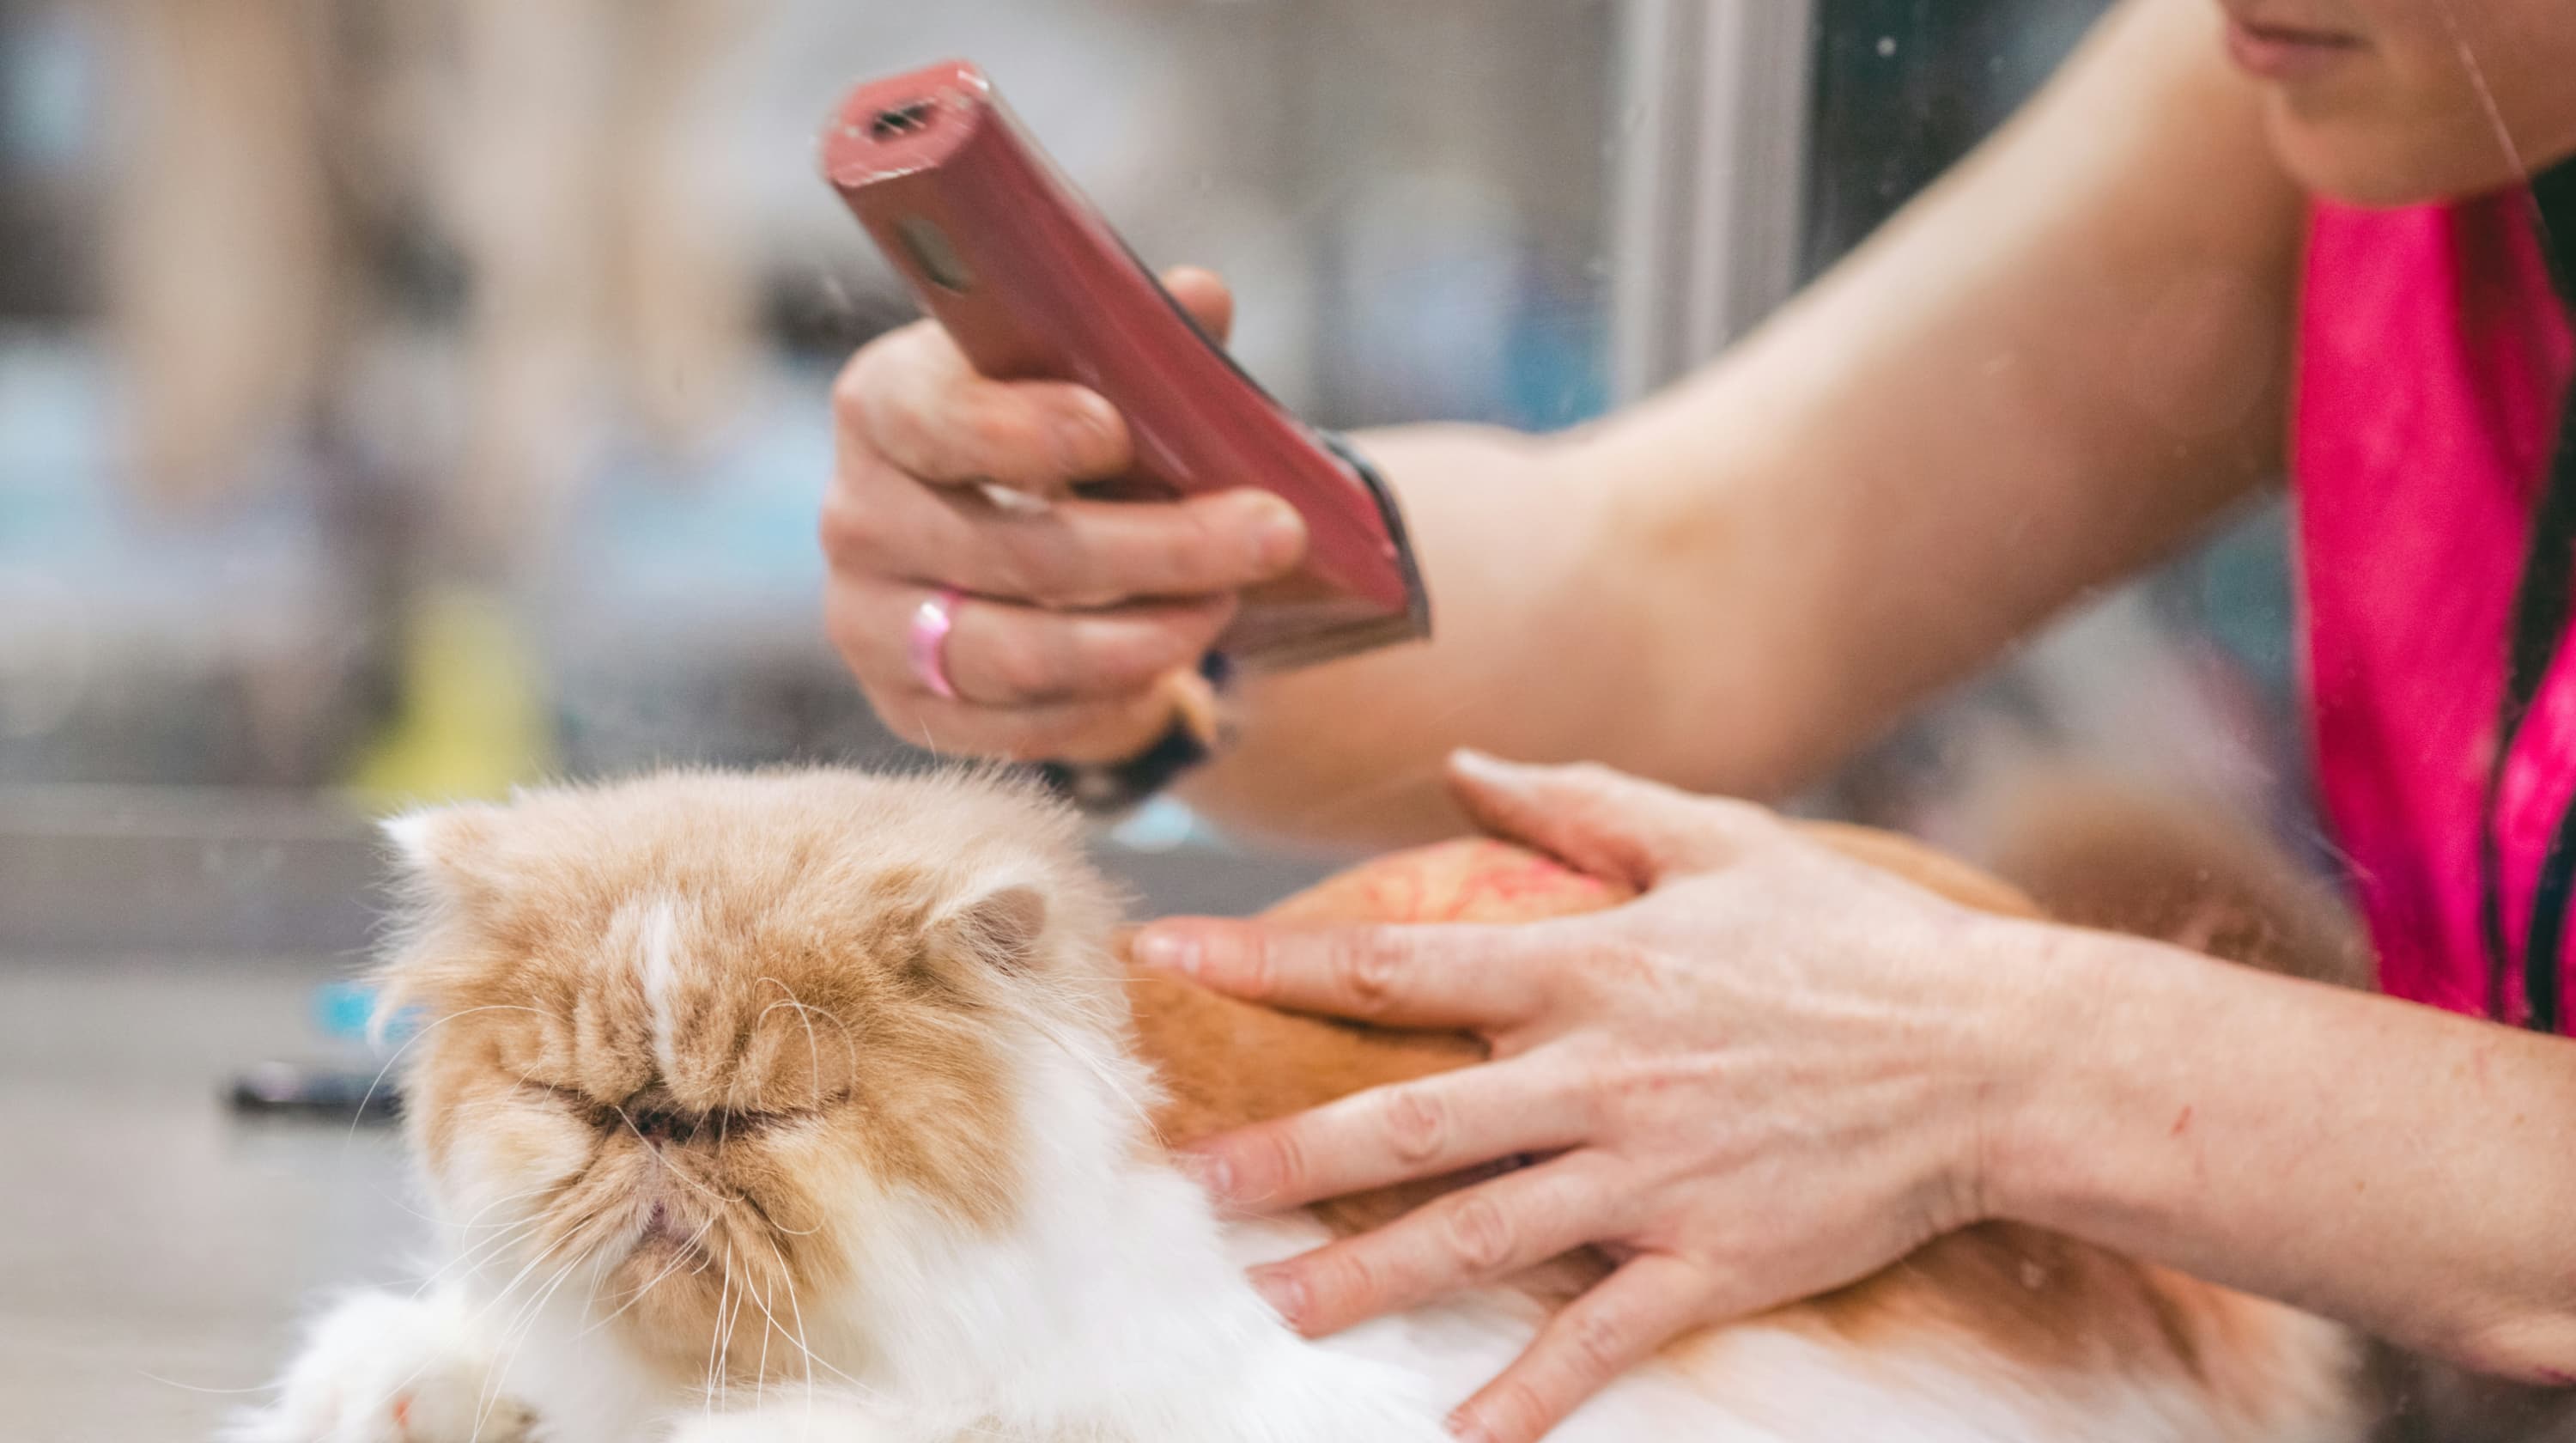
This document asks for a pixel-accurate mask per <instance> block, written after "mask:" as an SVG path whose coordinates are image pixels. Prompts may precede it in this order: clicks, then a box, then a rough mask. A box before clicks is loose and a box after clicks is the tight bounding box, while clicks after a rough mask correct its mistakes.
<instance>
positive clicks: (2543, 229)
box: [2478, 160, 2576, 1032]
mask: <svg viewBox="0 0 2576 1443" xmlns="http://www.w3.org/2000/svg"><path fill="white" fill-rule="evenodd" d="M2531 193H2532V203H2533V209H2534V211H2535V220H2536V222H2537V224H2538V226H2539V231H2540V238H2541V245H2542V249H2543V250H2544V251H2545V252H2546V253H2547V255H2548V257H2549V269H2550V274H2551V276H2552V278H2553V279H2554V280H2555V281H2556V282H2557V285H2558V293H2559V298H2560V301H2561V303H2562V304H2564V305H2566V306H2567V307H2568V308H2569V311H2570V313H2571V315H2576V160H2570V161H2565V162H2562V163H2561V164H2559V165H2557V166H2556V167H2554V168H2552V169H2551V170H2549V171H2548V172H2547V173H2546V174H2543V175H2541V176H2539V177H2537V178H2535V179H2534V180H2533V182H2532V187H2531ZM2571 601H2576V391H2571V394H2570V398H2569V402H2568V404H2566V405H2565V406H2563V407H2562V408H2561V413H2560V419H2559V430H2558V444H2557V447H2556V449H2555V450H2554V451H2553V452H2552V453H2551V457H2550V470H2549V475H2548V476H2547V477H2546V478H2545V479H2544V480H2543V481H2542V483H2541V488H2540V497H2539V500H2538V502H2537V503H2536V504H2535V505H2534V507H2533V510H2532V521H2531V540H2530V544H2529V546H2528V548H2527V549H2526V551H2525V553H2524V557H2523V564H2522V578H2521V580H2520V581H2519V582H2518V583H2517V584H2516V586H2515V588H2514V597H2513V620H2512V629H2511V631H2510V633H2509V634H2508V635H2507V637H2506V641H2505V690H2504V701H2503V704H2502V708H2501V710H2500V713H2499V715H2498V717H2497V725H2496V751H2495V756H2494V757H2493V758H2492V759H2491V761H2490V763H2489V766H2488V771H2487V790H2486V799H2485V805H2484V809H2483V813H2482V817H2481V822H2482V829H2481V833H2480V836H2479V839H2478V843H2479V856H2480V859H2481V861H2482V862H2483V863H2484V868H2483V870H2484V873H2485V875H2484V877H2483V878H2482V879H2481V880H2482V890H2481V894H2480V903H2481V914H2480V921H2481V924H2482V926H2483V929H2484V932H2485V935H2486V943H2487V951H2488V953H2489V961H2490V964H2491V967H2492V971H2491V974H2490V975H2491V976H2492V977H2493V978H2494V979H2495V985H2494V986H2493V987H2491V989H2490V995H2489V1002H2490V1006H2491V1010H2492V1012H2493V1013H2494V1014H2495V1015H2498V1016H2501V1015H2503V1012H2504V1005H2503V1004H2504V998H2503V997H2502V995H2501V994H2502V992H2503V987H2502V978H2503V976H2504V975H2505V972H2506V970H2507V963H2506V954H2505V950H2504V918H2503V902H2502V891H2503V888H2502V885H2501V882H2500V878H2501V875H2502V871H2503V855H2502V852H2503V849H2502V845H2501V843H2500V842H2499V841H2498V839H2497V837H2496V817H2495V810H2496V794H2497V792H2498V791H2499V789H2500V788H2501V786H2502V783H2503V780H2504V768H2505V763H2506V761H2507V760H2508V759H2509V758H2510V757H2511V756H2512V754H2513V744H2514V741H2515V739H2516V737H2517V736H2518V735H2519V734H2520V732H2521V730H2522V723H2523V721H2524V719H2525V718H2526V717H2528V716H2529V715H2530V712H2531V706H2532V702H2533V701H2534V700H2535V699H2536V698H2537V697H2538V696H2539V695H2540V688H2541V685H2542V683H2543V682H2545V681H2546V680H2547V679H2548V676H2549V668H2550V665H2551V663H2553V662H2554V661H2556V660H2557V657H2558V651H2559V647H2560V643H2561V642H2562V641H2563V640H2564V639H2565V637H2566V634H2567V625H2568V615H2569V611H2570V607H2571ZM2571 893H2576V800H2571V802H2570V803H2569V805H2568V809H2567V810H2566V811H2565V812H2563V813H2561V814H2560V816H2559V819H2558V825H2557V826H2556V827H2555V828H2554V829H2553V830H2552V831H2551V834H2550V838H2549V848H2548V850H2547V851H2546V852H2544V853H2543V854H2542V856H2541V864H2540V877H2539V879H2538V882H2537V884H2536V885H2535V887H2534V888H2533V891H2532V898H2531V920H2530V930H2529V932H2528V934H2527V936H2526V940H2525V943H2524V946H2523V956H2522V961H2523V996H2524V1000H2525V1002H2526V1004H2527V1007H2528V1015H2527V1018H2526V1021H2527V1023H2528V1025H2529V1026H2530V1027H2532V1028H2533V1029H2534V1030H2535V1031H2544V1032H2556V1031H2558V1030H2559V1022H2560V1013H2561V1006H2560V996H2559V992H2560V987H2559V980H2560V958H2559V953H2560V950H2561V948H2562V946H2563V944H2564V941H2565V935H2566V926H2567V913H2568V904H2569V900H2570V895H2571Z"/></svg>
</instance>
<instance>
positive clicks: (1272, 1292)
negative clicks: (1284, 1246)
mask: <svg viewBox="0 0 2576 1443" xmlns="http://www.w3.org/2000/svg"><path fill="white" fill-rule="evenodd" d="M1252 1290H1253V1291H1254V1292H1257V1293H1259V1294H1260V1295H1261V1300H1262V1301H1263V1302H1266V1303H1268V1304H1269V1305H1270V1310H1271V1311H1272V1312H1274V1313H1277V1314H1278V1315H1279V1316H1280V1317H1282V1318H1285V1319H1287V1320H1288V1323H1289V1325H1290V1326H1292V1327H1293V1326H1295V1325H1296V1322H1297V1320H1298V1319H1299V1318H1300V1317H1303V1316H1304V1315H1305V1312H1306V1285H1305V1284H1304V1283H1302V1282H1299V1281H1298V1280H1297V1277H1296V1275H1295V1274H1293V1273H1290V1272H1288V1271H1286V1270H1284V1269H1278V1268H1255V1269H1253V1270H1252Z"/></svg>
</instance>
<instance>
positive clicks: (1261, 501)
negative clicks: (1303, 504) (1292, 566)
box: [1252, 493, 1306, 571]
mask: <svg viewBox="0 0 2576 1443" xmlns="http://www.w3.org/2000/svg"><path fill="white" fill-rule="evenodd" d="M1253 507H1254V514H1253V518H1252V534H1253V550H1254V554H1255V555H1256V556H1257V557H1258V558H1259V560H1260V564H1261V565H1262V567H1263V568H1264V569H1266V570H1274V571H1275V570H1277V569H1279V568H1281V567H1284V566H1286V565H1288V564H1289V563H1290V562H1292V561H1295V560H1296V559H1297V557H1298V554H1299V553H1300V552H1303V551H1304V550H1305V549H1306V518H1305V517H1303V516H1301V515H1299V514H1298V513H1297V508H1296V507H1294V506H1291V505H1289V504H1288V503H1287V502H1285V501H1282V500H1280V499H1279V498H1278V497H1276V496H1272V495H1269V494H1267V493H1263V494H1261V495H1259V496H1258V497H1257V498H1256V499H1255V501H1254V503H1253Z"/></svg>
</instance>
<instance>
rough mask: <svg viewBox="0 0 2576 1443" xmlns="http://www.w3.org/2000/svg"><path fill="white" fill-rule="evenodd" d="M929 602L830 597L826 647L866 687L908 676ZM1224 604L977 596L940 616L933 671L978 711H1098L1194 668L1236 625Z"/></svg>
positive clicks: (849, 588) (920, 593)
mask: <svg viewBox="0 0 2576 1443" xmlns="http://www.w3.org/2000/svg"><path fill="white" fill-rule="evenodd" d="M936 594H937V593H935V592H933V591H931V590H929V589H927V588H924V587H918V586H912V585H907V584H901V583H889V584H885V585H868V584H859V585H845V586H840V587H835V588H834V589H833V591H832V593H831V596H830V599H829V600H828V602H827V603H826V607H827V615H826V624H827V627H828V629H829V631H830V634H831V637H832V640H833V642H834V644H835V645H837V646H838V647H839V648H840V650H841V654H842V656H843V657H844V658H846V659H847V660H848V661H849V663H850V665H851V668H852V669H853V670H855V671H857V672H858V673H859V674H860V675H861V676H863V677H867V678H870V679H872V680H877V681H880V682H882V681H884V680H886V679H891V678H896V677H901V678H904V679H905V682H906V683H907V684H909V685H911V686H914V687H917V688H919V689H920V690H922V691H923V693H924V695H925V697H926V696H927V695H928V688H927V687H926V686H923V685H921V678H919V677H918V676H916V675H914V673H913V662H912V659H911V649H910V639H911V633H912V628H913V626H914V624H915V618H916V617H917V615H918V614H919V612H920V610H921V607H922V603H924V602H925V601H928V600H930V599H931V598H932V597H933V596H935V595H936ZM1234 610H1235V602H1234V598H1232V597H1230V596H1204V597H1197V598H1193V599H1190V600H1185V601H1147V602H1138V603H1136V604H1134V605H1132V606H1122V607H1118V608H1115V609H1113V610H1109V611H1049V610H1046V609H1045V608H1043V607H1035V606H1022V605H1018V604H1016V603H1013V602H1008V601H997V600H994V599H991V598H989V597H982V596H962V597H959V598H957V599H956V600H955V601H953V602H951V603H950V604H949V606H948V635H947V639H946V640H945V641H943V642H942V643H941V644H940V647H939V658H940V665H941V666H942V668H943V669H944V670H945V671H946V673H947V677H948V684H949V686H950V687H951V688H952V689H953V690H955V691H956V693H957V699H958V700H960V701H963V702H966V703H968V704H970V705H974V706H982V707H1028V706H1047V705H1052V704H1057V703H1063V702H1082V701H1104V700H1114V699H1118V698H1123V697H1128V696H1133V695H1135V694H1137V693H1139V692H1143V691H1147V690H1150V689H1152V688H1153V686H1154V685H1155V684H1156V683H1157V682H1158V681H1160V680H1161V679H1162V678H1163V677H1165V676H1168V675H1170V674H1171V673H1173V672H1176V671H1187V670H1189V669H1191V668H1193V667H1196V666H1197V665H1198V664H1199V659H1200V658H1201V657H1204V656H1205V655H1207V652H1208V649H1209V648H1210V647H1212V646H1214V645H1215V644H1216V639H1217V636H1218V634H1219V633H1221V632H1222V631H1224V630H1225V627H1226V623H1228V622H1229V621H1231V620H1232V619H1233V617H1234Z"/></svg>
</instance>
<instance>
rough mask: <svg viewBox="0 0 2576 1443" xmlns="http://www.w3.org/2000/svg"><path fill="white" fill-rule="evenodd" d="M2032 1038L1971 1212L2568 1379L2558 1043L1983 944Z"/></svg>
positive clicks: (2562, 1048)
mask: <svg viewBox="0 0 2576 1443" xmlns="http://www.w3.org/2000/svg"><path fill="white" fill-rule="evenodd" d="M2007 932H2008V934H2009V935H2011V937H2012V938H2013V940H2012V942H2011V944H2010V946H2011V952H2010V955H2009V956H2008V957H2006V958H2003V959H1999V960H2000V962H2001V965H2003V966H2005V967H2006V968H2008V969H2009V970H2010V971H2011V972H2012V973H2013V974H2014V975H2016V976H2017V977H2019V978H2021V979H2022V983H2021V985H2023V986H2024V987H2026V988H2028V989H2029V991H2030V994H2031V997H2032V1000H2033V1004H2034V1007H2033V1015H2035V1016H2039V1017H2044V1018H2046V1019H2048V1025H2047V1026H2045V1027H2042V1028H2036V1029H2033V1030H2032V1031H2030V1032H2028V1033H2027V1034H2025V1035H2024V1036H2023V1037H2022V1038H2021V1044H2020V1046H2019V1047H2017V1048H2014V1049H2012V1050H2010V1051H2008V1052H2006V1053H2005V1054H2003V1055H2002V1057H2001V1058H2000V1059H1999V1061H2002V1062H2004V1064H2005V1065H2006V1067H2007V1068H2008V1069H2009V1070H2008V1072H2007V1073H2006V1074H2005V1075H2007V1076H2009V1077H2010V1078H2011V1079H2012V1081H2011V1082H2010V1084H2009V1093H2010V1095H2011V1096H2012V1097H2013V1098H2014V1099H2015V1100H2014V1102H2013V1103H2012V1104H2011V1105H2010V1107H2009V1108H2008V1109H2007V1110H2006V1111H2005V1112H2004V1113H2003V1114H2002V1116H2001V1118H2000V1119H1999V1125H1998V1126H1997V1128H1996V1130H1995V1131H1994V1132H1993V1134H1992V1135H1991V1136H1992V1140H1993V1141H1992V1148H1991V1150H1990V1151H1989V1152H1988V1154H1987V1157H1986V1159H1985V1162H1984V1165H1983V1168H1982V1175H1983V1177H1984V1179H1985V1184H1984V1185H1985V1188H1986V1197H1985V1201H1984V1206H1985V1208H1986V1209H1987V1210H1990V1211H1992V1212H1993V1213H1995V1214H1998V1215H2001V1216H2007V1217H2013V1218H2019V1219H2022V1220H2025V1221H2028V1222H2032V1223H2037V1224H2040V1225H2043V1226H2046V1227H2050V1228H2054V1229H2057V1230H2058V1231H2061V1232H2066V1233H2072V1234H2074V1235H2076V1236H2078V1237H2082V1238H2087V1239H2089V1240H2091V1241H2094V1242H2097V1243H2100V1244H2103V1245H2104V1246H2107V1247H2113V1248H2118V1249H2121V1250H2123V1251H2126V1252H2131V1253H2134V1254H2137V1255H2140V1256H2144V1257H2149V1258H2153V1259H2155V1260H2157V1261H2159V1262H2164V1263H2169V1264H2171V1265H2173V1266H2175V1267H2178V1268H2181V1269H2183V1270H2184V1271H2186V1272H2190V1273H2194V1274H2196V1275H2198V1276H2201V1277H2205V1278H2209V1279H2211V1280H2212V1281H2215V1282H2221V1283H2226V1284H2229V1285H2231V1286H2234V1287H2239V1288H2243V1289H2245V1290H2247V1291H2249V1292H2255V1293H2261V1294H2263V1295H2265V1296H2268V1297H2275V1298H2280V1299H2283V1300H2285V1301H2288V1302H2292V1303H2296V1304H2299V1305H2300V1306H2302V1307H2306V1308H2309V1309H2311V1310H2313V1311H2315V1312H2319V1313H2323V1314H2326V1315H2328V1316H2330V1317H2336V1318H2341V1319H2345V1320H2347V1321H2350V1322H2353V1323H2357V1324H2360V1325H2362V1326H2364V1327H2366V1328H2368V1329H2370V1330H2371V1331H2372V1332H2374V1333H2377V1334H2380V1335H2382V1336H2384V1337H2387V1338H2389V1339H2391V1340H2393V1341H2395V1342H2398V1343H2400V1344H2403V1345H2406V1346H2408V1347H2413V1348H2419V1349H2422V1350H2424V1351H2426V1352H2431V1353H2435V1354H2439V1355H2441V1356H2443V1357H2446V1358H2449V1359H2451V1360H2453V1361H2455V1362H2458V1363H2461V1364H2463V1365H2465V1366H2467V1367H2470V1368H2473V1369H2475V1370H2477V1371H2480V1372H2486V1373H2497V1374H2504V1375H2508V1376H2512V1377H2516V1378H2520V1379H2523V1380H2526V1381H2530V1382H2538V1383H2550V1384H2565V1383H2570V1382H2576V1230H2571V1229H2570V1228H2569V1226H2568V1219H2569V1215H2570V1200H2571V1199H2576V1045H2571V1044H2569V1043H2568V1042H2567V1041H2565V1040H2562V1039H2559V1038H2554V1037H2541V1036H2537V1035H2534V1034H2532V1033H2528V1032H2524V1031H2520V1030H2518V1029H2515V1028H2510V1027H2501V1026H2497V1025H2495V1024H2492V1023H2486V1022H2478V1021H2472V1020H2469V1019H2467V1018H2462V1017H2455V1016H2452V1015H2450V1014H2448V1013H2443V1012H2437V1011H2434V1010H2432V1009H2430V1008H2425V1007H2418V1006H2413V1005H2410V1004H2407V1003H2403V1002H2397V1001H2393V1000H2391V999H2388V998H2384V997H2373V996H2367V995H2364V994H2361V993H2355V992H2346V991H2341V990H2337V989H2334V988H2329V987H2322V986H2318V985H2315V984H2311V983H2304V982H2295V981H2289V980H2286V979H2283V978H2278V977H2272V976H2267V975H2264V974H2261V973H2256V972H2249V971H2246V970H2244V969H2241V968H2235V967H2230V966H2227V965H2226V964H2223V963H2218V962H2212V961H2210V960H2208V959H2206V958H2203V957H2199V956H2196V955H2194V954H2191V953H2187V952H2183V951H2180V950H2178V949H2176V948H2172V947H2167V946H2164V945H2162V944H2160V943H2154V942H2146V941H2140V940H2137V939H2135V938H2128V937H2115V936H2110V935H2106V934H2099V933H2087V932H2074V931H2068V930H2066V929H2062V928H2052V927H2039V926H2026V927H2015V928H2010V929H2007Z"/></svg>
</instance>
